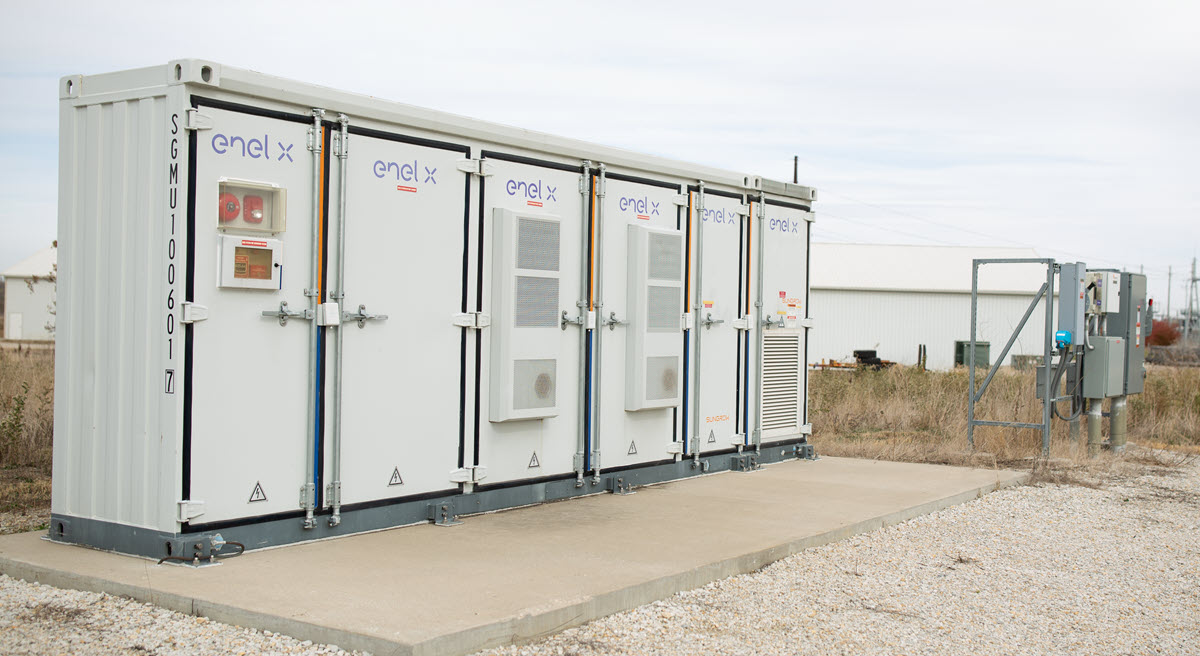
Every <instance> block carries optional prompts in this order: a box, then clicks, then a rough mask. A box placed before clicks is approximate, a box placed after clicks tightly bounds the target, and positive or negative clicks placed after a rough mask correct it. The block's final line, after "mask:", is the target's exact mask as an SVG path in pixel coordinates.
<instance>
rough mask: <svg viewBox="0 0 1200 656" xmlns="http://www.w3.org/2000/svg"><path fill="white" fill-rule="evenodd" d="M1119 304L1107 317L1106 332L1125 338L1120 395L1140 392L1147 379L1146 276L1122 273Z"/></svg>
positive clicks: (1147, 316)
mask: <svg viewBox="0 0 1200 656" xmlns="http://www.w3.org/2000/svg"><path fill="white" fill-rule="evenodd" d="M1120 285H1121V307H1120V310H1119V311H1118V312H1116V313H1114V314H1111V315H1109V317H1108V334H1110V335H1116V336H1119V337H1122V338H1123V339H1124V340H1125V343H1124V347H1125V358H1124V367H1123V372H1122V373H1123V377H1124V384H1123V385H1124V387H1123V389H1122V393H1123V394H1141V393H1142V389H1143V388H1144V387H1145V379H1146V367H1145V363H1146V336H1147V335H1148V332H1147V331H1146V329H1147V328H1148V327H1149V325H1150V316H1149V312H1148V310H1147V307H1146V276H1144V275H1142V274H1140V273H1122V274H1121V282H1120Z"/></svg>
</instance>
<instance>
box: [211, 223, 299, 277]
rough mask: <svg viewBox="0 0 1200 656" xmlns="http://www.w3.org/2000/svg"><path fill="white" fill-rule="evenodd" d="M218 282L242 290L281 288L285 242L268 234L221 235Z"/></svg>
mask: <svg viewBox="0 0 1200 656" xmlns="http://www.w3.org/2000/svg"><path fill="white" fill-rule="evenodd" d="M220 239H221V247H220V259H221V261H220V267H219V268H218V271H219V272H220V273H219V274H218V275H219V276H220V279H219V280H218V281H217V284H218V285H219V286H221V287H232V288H241V289H279V287H280V275H281V273H282V271H283V242H282V241H280V240H278V239H270V238H266V237H244V236H241V235H220Z"/></svg>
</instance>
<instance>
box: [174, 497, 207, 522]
mask: <svg viewBox="0 0 1200 656" xmlns="http://www.w3.org/2000/svg"><path fill="white" fill-rule="evenodd" d="M175 511H176V513H175V518H176V519H177V520H179V521H180V522H186V521H189V520H191V519H192V518H194V517H199V516H200V515H203V514H204V502H203V501H196V500H188V501H176V502H175Z"/></svg>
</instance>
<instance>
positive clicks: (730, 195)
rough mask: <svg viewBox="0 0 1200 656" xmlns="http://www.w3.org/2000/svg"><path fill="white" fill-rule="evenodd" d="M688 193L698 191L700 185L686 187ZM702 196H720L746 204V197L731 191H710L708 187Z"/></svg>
mask: <svg viewBox="0 0 1200 656" xmlns="http://www.w3.org/2000/svg"><path fill="white" fill-rule="evenodd" d="M688 191H700V185H688ZM704 195H705V196H721V197H722V198H732V199H734V200H740V201H742V202H743V203H744V202H746V196H745V195H744V194H739V193H736V192H733V191H723V190H721V189H712V188H710V187H705V188H704Z"/></svg>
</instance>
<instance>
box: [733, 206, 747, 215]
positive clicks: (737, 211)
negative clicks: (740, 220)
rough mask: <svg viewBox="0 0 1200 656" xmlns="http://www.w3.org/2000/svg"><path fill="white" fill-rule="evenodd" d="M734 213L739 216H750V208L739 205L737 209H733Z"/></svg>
mask: <svg viewBox="0 0 1200 656" xmlns="http://www.w3.org/2000/svg"><path fill="white" fill-rule="evenodd" d="M733 213H734V214H737V215H739V216H750V206H749V205H738V206H737V207H735V208H733Z"/></svg>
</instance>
